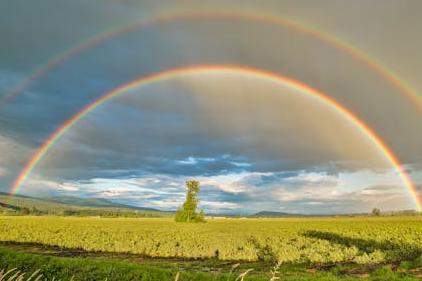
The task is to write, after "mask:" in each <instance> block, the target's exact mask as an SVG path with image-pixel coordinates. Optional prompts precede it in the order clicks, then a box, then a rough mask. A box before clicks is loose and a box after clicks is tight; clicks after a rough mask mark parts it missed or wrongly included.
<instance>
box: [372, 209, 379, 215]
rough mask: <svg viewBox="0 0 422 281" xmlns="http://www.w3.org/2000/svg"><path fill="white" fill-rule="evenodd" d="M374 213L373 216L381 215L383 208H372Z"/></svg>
mask: <svg viewBox="0 0 422 281" xmlns="http://www.w3.org/2000/svg"><path fill="white" fill-rule="evenodd" d="M372 215H373V216H379V215H381V210H380V209H378V208H373V209H372Z"/></svg>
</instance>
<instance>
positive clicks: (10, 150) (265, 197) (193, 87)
mask: <svg viewBox="0 0 422 281" xmlns="http://www.w3.org/2000/svg"><path fill="white" fill-rule="evenodd" d="M420 9H422V3H421V2H420V1H418V0H406V1H391V0H385V1H382V2H377V1H363V0H358V1H338V0H319V1H310V0H309V1H304V0H299V1H296V0H295V1H286V0H285V1H271V0H267V1H243V0H242V1H240V0H235V1H181V0H178V1H174V0H171V1H170V0H169V1H138V0H137V1H134V0H133V1H132V0H101V1H100V0H83V1H82V0H75V1H62V0H59V1H58V0H39V1H37V2H36V3H35V2H28V1H24V0H15V1H5V0H4V1H3V0H0V36H1V37H0V38H1V42H2V43H1V44H0V191H3V192H9V191H10V190H11V186H12V184H13V182H14V180H15V179H16V177H17V176H18V175H19V173H20V172H21V171H22V169H23V168H24V167H25V165H26V163H28V161H29V160H30V159H31V158H32V156H33V155H34V153H36V151H37V149H38V148H39V147H40V146H41V145H42V144H43V143H44V142H45V141H46V140H47V139H48V137H49V136H50V135H51V134H53V133H54V131H55V130H56V129H57V128H60V127H61V125H62V124H63V123H64V122H65V121H66V120H68V119H69V118H71V117H72V116H73V115H74V114H76V113H78V112H79V111H80V110H81V109H82V108H83V107H84V106H86V105H87V104H90V103H91V102H92V101H95V100H96V99H98V98H99V97H101V96H102V95H104V94H106V93H108V92H110V91H112V90H113V89H116V88H117V87H120V86H121V85H124V84H126V83H129V82H131V81H134V80H136V79H139V78H142V77H145V76H147V75H150V74H153V73H158V72H162V71H166V70H169V69H175V68H183V67H187V66H197V67H198V66H204V65H219V66H223V65H225V66H227V65H237V66H243V67H248V68H250V69H252V68H253V69H260V70H264V71H267V72H271V73H274V74H277V75H281V76H283V77H288V78H290V79H294V80H295V81H299V82H300V83H302V84H306V85H308V86H309V87H312V88H314V89H317V90H319V91H320V92H323V93H324V94H325V95H326V96H328V97H329V98H330V99H333V100H335V101H337V102H338V103H340V104H341V105H342V106H343V107H345V108H347V110H348V111H349V112H351V113H353V114H354V115H356V116H358V117H359V119H360V120H362V121H364V122H365V124H367V126H368V127H370V128H371V129H372V130H373V131H374V132H376V134H377V135H378V136H379V137H380V138H381V139H382V140H383V142H384V143H386V144H387V145H388V147H389V148H390V149H391V150H392V151H393V152H394V154H395V155H396V156H397V158H398V159H399V161H400V163H401V164H402V168H403V169H405V170H406V171H407V173H408V174H409V176H410V178H411V179H412V181H413V183H414V185H415V186H416V189H417V192H419V194H421V193H422V111H421V109H420V107H419V108H418V104H417V100H419V102H421V100H422V81H421V79H420V76H421V74H422V53H421V52H420V50H421V49H422V37H420V36H417V32H418V30H419V29H420V28H421V27H422V18H421V17H420V16H419V11H420ZM163 18H164V19H163ZM160 19H161V20H160ZM270 19H272V20H270ZM275 21H282V22H293V23H295V25H296V26H297V25H300V26H306V28H307V30H312V32H303V28H302V29H300V28H299V29H298V28H292V27H291V25H290V27H289V26H288V25H285V24H284V25H280V24H275V23H274V22H275ZM145 23H148V24H145ZM128 26H132V28H126V29H125V27H128ZM118 30H125V31H124V32H113V31H118ZM301 30H302V31H301ZM105 32H108V34H111V33H113V34H114V35H113V36H104V35H102V34H105ZM315 34H323V37H324V38H334V39H333V40H336V41H341V42H344V45H347V46H353V48H354V49H356V50H358V52H359V53H361V54H364V56H365V57H367V58H369V61H370V62H371V63H372V65H376V66H379V67H381V68H383V69H387V71H389V72H390V73H392V75H393V76H394V77H395V79H397V81H399V83H402V84H405V85H408V86H409V88H412V89H413V92H414V93H415V96H416V98H415V97H413V99H412V98H409V96H406V95H405V94H404V93H403V91H401V90H400V89H399V88H398V87H396V86H395V85H394V83H392V82H391V80H388V79H386V78H385V77H384V76H382V75H380V73H379V72H377V71H375V70H374V67H373V66H371V65H368V64H367V63H364V60H362V59H357V58H356V55H353V54H351V53H350V52H347V51H345V50H344V49H341V48H338V47H336V46H334V45H333V44H332V43H329V41H330V40H328V41H327V40H323V39H321V36H315ZM99 36H100V37H99ZM96 38H97V39H96ZM98 38H100V39H98ZM333 40H331V42H332V41H333ZM81 44H82V45H81ZM78 46H88V47H86V48H80V47H78ZM66 54H69V55H66ZM37 70H38V72H37ZM396 168H397V167H394V166H393V165H392V164H391V163H390V162H389V161H388V160H387V159H386V157H385V155H384V154H383V153H382V151H380V149H379V147H377V146H376V145H374V143H373V142H372V141H371V139H370V138H369V137H368V135H367V134H366V133H365V132H363V131H362V130H361V129H360V128H359V127H357V126H356V124H354V123H353V122H351V121H350V120H349V119H348V118H347V117H346V116H345V115H344V114H341V113H339V112H338V110H336V109H335V108H333V106H330V105H329V104H327V103H324V102H322V101H321V100H320V99H318V98H316V97H313V96H312V95H309V94H306V93H304V92H303V91H299V90H298V89H297V88H294V87H293V88H292V87H291V85H290V86H289V85H288V84H286V83H284V84H283V83H280V82H276V81H274V80H272V79H269V78H265V77H262V76H259V75H258V76H257V75H254V74H253V73H251V72H249V73H246V72H242V71H236V70H234V69H231V70H227V71H220V72H210V71H207V70H206V69H205V68H203V69H202V70H200V71H196V72H194V73H186V72H185V73H182V72H180V73H179V74H177V75H171V76H169V77H167V78H165V79H160V80H158V81H154V82H153V83H148V84H145V85H142V84H140V85H139V86H136V87H133V88H132V89H131V90H128V91H125V92H124V93H122V94H121V95H119V96H117V97H115V98H112V99H110V100H109V101H107V102H105V103H104V104H101V105H100V106H98V107H97V108H95V110H93V111H91V112H90V113H88V114H87V115H86V116H85V117H84V118H82V119H81V120H80V121H78V122H76V123H75V124H74V125H73V126H72V127H71V128H70V129H69V130H68V131H66V132H65V134H64V135H63V136H62V137H61V138H60V139H59V140H58V141H57V142H55V143H54V145H52V147H51V148H50V149H49V151H48V153H47V154H46V155H45V157H43V158H42V159H41V160H40V162H39V163H38V164H37V165H36V166H35V167H34V169H33V171H32V172H31V174H30V175H29V176H28V178H27V179H26V180H25V181H24V182H23V183H22V186H21V187H20V188H19V193H20V194H27V195H33V196H63V195H69V196H77V197H98V198H105V199H109V200H112V201H114V202H119V203H125V204H131V205H136V206H142V207H151V208H157V209H162V210H175V209H176V208H177V207H179V206H180V205H181V204H182V202H183V200H184V196H185V187H184V184H185V181H186V180H189V179H196V180H199V181H200V183H201V192H200V194H199V199H200V208H202V209H204V210H205V211H206V212H208V213H231V214H251V213H254V212H258V211H264V210H266V211H280V212H290V213H304V214H333V213H352V212H353V213H354V212H369V211H371V210H372V208H375V207H376V208H380V209H382V210H404V209H417V208H418V206H417V205H416V203H415V196H413V195H412V194H411V192H409V190H408V188H407V187H406V185H405V184H404V183H403V181H402V178H401V177H400V175H399V173H398V171H397V169H396ZM419 196H420V195H419Z"/></svg>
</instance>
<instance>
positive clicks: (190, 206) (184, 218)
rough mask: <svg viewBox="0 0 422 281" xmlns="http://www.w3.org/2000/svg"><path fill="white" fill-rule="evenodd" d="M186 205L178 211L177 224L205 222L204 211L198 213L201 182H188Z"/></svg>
mask: <svg viewBox="0 0 422 281" xmlns="http://www.w3.org/2000/svg"><path fill="white" fill-rule="evenodd" d="M186 188H187V191H186V200H185V203H183V205H182V206H181V207H180V208H179V209H178V210H177V211H176V216H175V220H176V221H177V222H205V214H204V211H201V212H199V213H197V211H196V208H197V207H198V202H199V200H198V192H199V190H200V187H199V182H198V181H195V180H189V181H186Z"/></svg>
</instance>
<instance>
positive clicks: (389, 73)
mask: <svg viewBox="0 0 422 281" xmlns="http://www.w3.org/2000/svg"><path fill="white" fill-rule="evenodd" d="M213 17H214V18H234V19H236V18H238V19H246V20H253V21H260V22H264V23H268V24H273V25H276V26H282V27H285V28H290V29H292V30H294V31H297V32H301V33H303V34H307V35H309V36H312V37H313V38H316V39H318V40H320V41H321V42H324V43H325V44H327V45H329V46H332V47H334V48H337V49H338V50H341V51H343V52H345V53H347V54H348V55H350V56H351V57H352V58H354V59H355V60H357V61H359V62H361V63H362V64H364V65H366V66H367V67H369V68H370V69H372V70H373V71H374V72H376V73H377V74H378V75H380V77H382V78H383V79H385V80H386V81H388V82H389V83H390V84H391V85H392V86H394V87H395V88H396V89H398V90H399V91H400V93H402V94H403V95H404V96H406V97H407V98H408V99H409V100H410V101H412V103H413V104H414V105H415V106H416V108H417V109H418V110H419V111H420V112H422V95H420V94H418V92H417V91H416V90H415V89H413V87H412V86H411V85H410V84H408V83H407V82H406V81H404V80H403V79H402V78H400V77H399V76H398V75H397V74H396V73H395V72H394V71H393V70H391V69H389V68H387V67H386V66H383V65H382V64H381V63H380V62H378V61H376V60H375V59H374V58H372V57H370V56H369V55H367V54H365V53H364V52H363V51H361V50H359V49H358V48H356V47H354V46H353V45H351V44H350V43H348V42H345V41H343V40H341V39H339V38H337V37H335V36H332V35H329V34H327V33H323V32H321V31H319V30H317V29H314V28H311V27H309V26H306V25H304V24H300V23H298V22H294V21H291V20H286V19H282V18H278V17H274V16H271V15H261V14H252V13H251V14H249V13H245V12H232V11H228V12H223V11H211V12H194V13H193V12H181V13H175V14H171V13H170V14H165V13H164V14H162V15H159V16H158V17H155V18H151V19H149V20H146V21H141V22H135V23H131V24H129V25H127V26H124V27H118V28H113V29H111V30H108V31H105V32H103V33H101V34H99V35H97V36H95V37H94V38H93V39H89V40H87V41H83V42H82V43H80V44H79V45H77V46H76V47H73V48H71V49H68V50H66V51H65V52H63V53H59V54H57V55H56V56H54V57H52V58H51V59H49V60H48V61H47V62H46V63H44V64H42V65H41V66H40V67H38V68H37V69H35V71H33V73H32V74H31V75H29V77H28V78H26V79H24V80H23V81H22V82H21V83H19V84H18V85H17V86H16V87H14V88H13V89H12V90H11V91H10V92H9V93H8V94H6V95H5V96H4V97H2V99H1V100H0V106H1V105H4V104H5V103H6V102H7V101H9V100H11V99H13V98H14V97H16V96H17V95H18V94H19V93H21V92H23V90H24V89H25V88H27V87H28V86H29V85H30V84H31V83H32V82H33V81H35V80H37V79H39V78H40V77H42V76H43V75H44V74H46V73H48V72H49V71H50V70H52V69H53V68H55V67H56V66H59V65H60V64H62V63H64V62H65V61H67V60H68V59H70V58H71V57H73V56H74V55H77V54H79V53H81V52H83V51H84V50H87V49H90V48H92V47H95V46H96V45H98V44H100V43H102V42H104V41H106V40H109V39H111V38H114V37H117V36H118V35H120V34H124V33H127V32H131V31H134V30H136V29H138V28H146V27H148V26H153V25H155V24H160V23H165V22H170V21H177V20H181V19H196V18H197V19H202V18H213Z"/></svg>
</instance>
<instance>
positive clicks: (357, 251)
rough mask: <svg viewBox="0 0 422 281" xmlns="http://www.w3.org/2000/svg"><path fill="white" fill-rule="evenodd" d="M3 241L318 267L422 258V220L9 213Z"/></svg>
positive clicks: (0, 228)
mask: <svg viewBox="0 0 422 281" xmlns="http://www.w3.org/2000/svg"><path fill="white" fill-rule="evenodd" d="M0 241H3V242H13V244H14V245H15V247H16V245H35V246H36V245H38V246H39V245H43V246H44V247H45V246H51V247H52V246H56V247H57V248H59V249H61V251H66V249H67V251H68V252H69V253H70V255H71V253H72V249H73V250H74V251H73V253H75V250H77V251H78V253H81V252H86V253H91V256H95V254H93V253H102V254H101V255H102V257H105V256H106V254H107V253H113V254H118V253H120V254H125V255H133V256H138V257H143V258H149V259H150V261H151V260H154V259H169V260H171V259H179V260H180V259H183V260H185V261H186V262H188V261H189V260H191V261H194V260H200V261H201V262H202V263H206V261H207V260H208V261H213V262H216V261H218V262H224V261H227V262H239V263H241V264H246V265H247V266H251V264H253V263H254V262H255V263H256V264H255V265H254V267H256V266H259V265H257V264H258V263H261V264H267V265H273V264H276V263H277V262H279V263H280V264H282V265H292V264H306V265H308V266H311V267H312V268H329V267H331V266H333V265H345V264H354V265H360V266H371V265H382V264H392V265H398V264H400V263H403V262H413V261H415V260H416V261H418V260H420V259H421V258H420V257H421V254H422V246H421V245H422V218H421V217H420V216H408V217H350V218H349V217H339V218H280V219H264V218H259V219H251V218H248V219H241V218H239V219H233V218H232V219H208V221H207V223H205V224H180V223H179V224H178V223H175V222H174V221H173V220H172V219H170V218H149V219H134V218H113V219H112V218H92V217H91V218H78V217H36V216H34V217H31V216H4V217H0ZM35 246H34V247H35ZM79 256H81V255H79ZM97 256H98V254H97ZM125 259H126V260H127V259H128V256H126V257H125ZM157 264H158V263H156V264H155V265H156V266H157ZM227 264H228V265H230V264H233V263H227ZM158 266H159V264H158Z"/></svg>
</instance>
